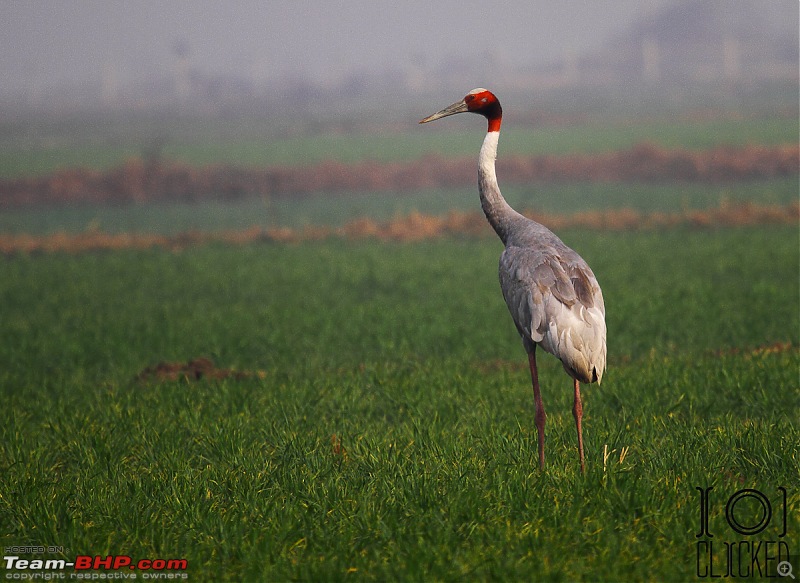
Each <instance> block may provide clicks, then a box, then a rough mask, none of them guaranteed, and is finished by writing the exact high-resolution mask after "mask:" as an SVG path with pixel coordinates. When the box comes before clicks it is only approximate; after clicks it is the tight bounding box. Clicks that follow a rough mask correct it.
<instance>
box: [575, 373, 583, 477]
mask: <svg viewBox="0 0 800 583" xmlns="http://www.w3.org/2000/svg"><path fill="white" fill-rule="evenodd" d="M572 415H573V416H574V417H575V427H576V428H577V430H578V454H579V455H580V458H581V473H585V472H586V467H585V465H584V461H583V430H582V429H581V419H583V403H581V386H580V383H579V382H578V380H577V379H575V403H574V404H573V405H572Z"/></svg>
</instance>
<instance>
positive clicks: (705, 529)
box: [695, 486, 795, 579]
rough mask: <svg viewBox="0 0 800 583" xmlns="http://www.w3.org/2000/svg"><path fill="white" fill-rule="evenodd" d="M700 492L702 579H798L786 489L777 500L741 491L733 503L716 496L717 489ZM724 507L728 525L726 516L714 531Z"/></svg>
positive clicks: (780, 490) (781, 489)
mask: <svg viewBox="0 0 800 583" xmlns="http://www.w3.org/2000/svg"><path fill="white" fill-rule="evenodd" d="M695 489H696V490H697V491H698V492H700V527H699V529H698V532H697V534H696V535H695V537H696V538H697V539H698V540H697V576H698V577H700V578H705V577H712V578H715V579H716V578H719V577H770V578H772V577H775V576H776V575H777V576H779V577H791V578H792V579H794V578H795V576H794V574H793V573H792V557H791V555H790V553H789V543H788V541H787V539H786V488H784V487H782V486H780V487H778V488H777V489H776V491H775V492H774V493H773V498H772V500H770V498H769V497H768V496H767V495H765V494H764V493H763V492H761V491H759V490H755V489H753V488H743V489H741V490H737V491H736V492H734V493H733V494H731V495H730V496H729V497H728V498H727V500H726V499H725V496H724V495H723V496H715V495H712V494H711V491H712V490H713V489H714V486H709V487H707V488H700V487H697V488H695ZM723 503H724V504H725V522H724V523H723V522H722V520H721V517H720V520H719V521H717V522H716V523H715V526H714V528H713V529H712V528H711V527H710V526H709V516H718V515H721V510H722V506H721V505H722V504H723ZM712 530H713V532H712Z"/></svg>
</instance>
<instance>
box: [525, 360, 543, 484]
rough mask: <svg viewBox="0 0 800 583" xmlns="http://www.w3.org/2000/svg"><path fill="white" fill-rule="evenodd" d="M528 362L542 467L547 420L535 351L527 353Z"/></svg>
mask: <svg viewBox="0 0 800 583" xmlns="http://www.w3.org/2000/svg"><path fill="white" fill-rule="evenodd" d="M528 364H529V365H530V367H531V382H532V383H533V401H534V404H535V405H536V413H535V417H534V420H535V421H536V433H537V436H538V438H539V468H540V469H542V470H543V469H544V424H545V421H546V420H547V415H546V414H545V412H544V403H543V402H542V391H541V390H540V389H539V371H538V370H537V368H536V353H535V347H534V350H531V351H530V352H529V353H528Z"/></svg>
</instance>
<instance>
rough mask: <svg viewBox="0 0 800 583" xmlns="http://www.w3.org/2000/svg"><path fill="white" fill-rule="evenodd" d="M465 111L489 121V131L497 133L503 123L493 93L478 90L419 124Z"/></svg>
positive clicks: (498, 105) (500, 108)
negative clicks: (479, 115) (477, 114)
mask: <svg viewBox="0 0 800 583" xmlns="http://www.w3.org/2000/svg"><path fill="white" fill-rule="evenodd" d="M466 111H469V112H472V113H479V114H481V115H482V116H484V117H485V118H486V119H487V120H489V131H490V132H499V131H500V124H501V123H502V121H503V108H502V107H500V102H499V101H498V100H497V97H495V95H494V93H492V92H491V91H487V90H486V89H483V88H479V89H473V90H472V91H470V92H469V93H467V96H466V97H464V99H462V100H461V101H458V102H456V103H454V104H453V105H448V106H447V107H445V108H444V109H443V110H441V111H437V112H436V113H434V114H433V115H429V116H428V117H426V118H425V119H423V120H420V122H419V123H428V122H429V121H433V120H435V119H439V118H441V117H447V116H448V115H453V114H456V113H464V112H466Z"/></svg>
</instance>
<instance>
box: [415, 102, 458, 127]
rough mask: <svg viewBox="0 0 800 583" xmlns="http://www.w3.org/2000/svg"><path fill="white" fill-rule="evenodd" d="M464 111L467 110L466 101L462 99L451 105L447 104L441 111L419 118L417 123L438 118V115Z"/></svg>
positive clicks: (442, 115)
mask: <svg viewBox="0 0 800 583" xmlns="http://www.w3.org/2000/svg"><path fill="white" fill-rule="evenodd" d="M465 111H468V110H467V102H466V101H464V100H463V99H462V100H461V101H459V102H457V103H454V104H453V105H448V106H447V107H445V108H444V109H443V110H442V111H437V112H436V113H434V114H433V115H429V116H428V117H426V118H425V119H421V120H419V123H428V122H429V121H433V120H435V119H439V118H440V117H447V116H448V115H453V114H456V113H464V112H465Z"/></svg>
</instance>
